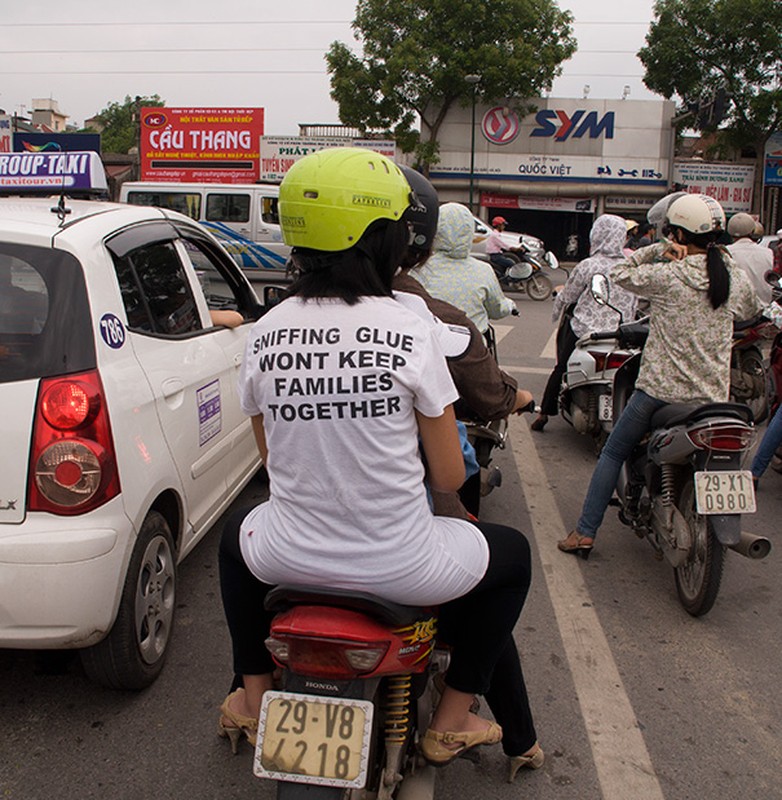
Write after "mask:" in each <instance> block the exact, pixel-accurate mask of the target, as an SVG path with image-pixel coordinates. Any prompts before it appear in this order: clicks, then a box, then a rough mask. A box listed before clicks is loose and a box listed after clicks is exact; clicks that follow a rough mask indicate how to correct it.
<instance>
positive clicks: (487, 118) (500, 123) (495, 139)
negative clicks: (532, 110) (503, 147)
mask: <svg viewBox="0 0 782 800" xmlns="http://www.w3.org/2000/svg"><path fill="white" fill-rule="evenodd" d="M520 130H521V124H520V122H519V118H518V116H517V114H516V113H515V112H514V111H511V109H509V108H507V107H505V106H495V107H494V108H490V109H489V110H488V111H487V112H486V113H485V114H484V115H483V120H482V121H481V131H483V135H484V136H485V137H486V139H487V140H488V141H490V142H491V143H492V144H510V142H512V141H513V140H514V139H515V138H516V137H517V136H518V135H519V131H520Z"/></svg>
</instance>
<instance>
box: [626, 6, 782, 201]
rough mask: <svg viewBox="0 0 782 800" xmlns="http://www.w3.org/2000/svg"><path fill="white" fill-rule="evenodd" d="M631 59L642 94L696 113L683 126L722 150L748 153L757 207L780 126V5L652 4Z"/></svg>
mask: <svg viewBox="0 0 782 800" xmlns="http://www.w3.org/2000/svg"><path fill="white" fill-rule="evenodd" d="M638 57H639V58H640V59H641V61H642V62H643V64H644V66H645V67H646V75H645V77H644V83H645V84H646V85H647V86H648V87H649V89H651V90H652V91H653V92H658V93H659V94H661V95H663V96H664V97H667V98H671V97H673V96H678V98H679V99H680V100H681V101H682V104H683V106H684V107H685V108H689V109H694V108H696V107H697V106H700V108H701V113H697V112H695V113H693V114H691V115H690V116H688V117H684V118H683V119H682V124H683V125H687V126H689V127H695V128H699V129H701V130H709V129H715V128H716V127H718V126H719V141H720V142H721V143H722V144H725V145H729V146H732V147H745V146H751V147H754V148H755V152H756V154H757V158H758V169H757V170H756V181H755V183H756V192H755V198H756V202H760V195H761V192H760V191H759V188H760V185H761V181H762V167H763V151H764V147H765V142H766V139H768V137H769V135H770V134H771V133H773V132H774V131H777V130H779V129H780V125H781V124H782V2H779V0H657V2H656V3H655V6H654V19H653V21H652V24H651V26H650V28H649V33H648V34H647V36H646V46H645V47H643V48H642V49H641V50H640V51H639V52H638ZM715 99H716V101H717V102H716V104H712V103H713V101H714V100H715ZM715 105H716V107H717V111H718V112H719V113H717V114H716V115H714V114H713V113H709V112H710V109H714V108H715ZM720 106H722V108H719V107H720Z"/></svg>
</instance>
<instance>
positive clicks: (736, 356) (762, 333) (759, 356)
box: [730, 316, 774, 424]
mask: <svg viewBox="0 0 782 800" xmlns="http://www.w3.org/2000/svg"><path fill="white" fill-rule="evenodd" d="M773 327H774V326H773V325H772V324H771V323H770V322H769V321H768V320H767V319H765V318H764V317H762V316H758V317H755V318H754V319H751V320H747V321H744V322H738V323H736V324H735V325H734V327H733V350H732V351H731V358H730V399H731V400H732V401H733V402H734V403H744V404H746V405H748V406H749V407H750V408H751V409H752V413H753V415H754V417H755V423H756V424H759V423H761V422H763V420H765V419H766V417H767V416H768V374H767V371H766V365H765V359H764V357H763V352H762V350H761V344H762V343H763V341H764V340H765V339H767V338H768V336H769V333H770V331H771V330H773Z"/></svg>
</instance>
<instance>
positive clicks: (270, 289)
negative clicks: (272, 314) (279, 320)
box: [263, 286, 288, 311]
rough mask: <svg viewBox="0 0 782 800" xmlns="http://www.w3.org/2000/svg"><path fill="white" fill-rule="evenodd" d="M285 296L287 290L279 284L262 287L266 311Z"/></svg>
mask: <svg viewBox="0 0 782 800" xmlns="http://www.w3.org/2000/svg"><path fill="white" fill-rule="evenodd" d="M287 296H288V290H287V289H283V288H282V287H281V286H264V287H263V304H264V306H265V307H266V310H267V311H268V310H269V309H270V308H273V307H274V306H276V305H277V304H278V303H281V302H282V301H283V300H284V299H285V298H286V297H287Z"/></svg>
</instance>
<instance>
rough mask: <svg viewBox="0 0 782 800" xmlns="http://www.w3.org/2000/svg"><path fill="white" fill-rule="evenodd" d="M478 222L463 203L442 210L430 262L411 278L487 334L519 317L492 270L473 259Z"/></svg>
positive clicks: (446, 206)
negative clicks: (499, 322) (510, 317)
mask: <svg viewBox="0 0 782 800" xmlns="http://www.w3.org/2000/svg"><path fill="white" fill-rule="evenodd" d="M474 235H475V221H474V220H473V216H472V214H471V213H470V212H469V210H468V209H467V208H466V207H465V206H463V205H461V204H460V203H445V204H444V205H442V206H441V207H440V219H439V221H438V223H437V233H436V234H435V237H434V243H433V245H432V249H433V253H432V256H431V258H429V259H427V261H426V262H425V263H424V264H422V265H421V266H419V267H416V269H414V270H412V272H411V275H412V276H413V277H414V278H415V279H416V280H417V281H419V282H420V283H421V284H422V285H423V287H424V288H425V289H426V291H427V292H429V294H431V295H432V297H437V298H438V299H440V300H445V302H446V303H451V304H452V305H454V306H456V307H457V308H461V309H462V311H464V313H465V314H467V316H468V317H469V318H470V319H471V320H472V322H473V323H474V325H475V327H476V328H478V330H479V331H480V332H481V333H483V334H485V333H486V331H487V330H488V328H489V321H490V320H493V319H502V317H507V316H508V314H516V313H518V312H517V310H516V304H515V303H514V302H513V300H511V299H510V298H509V297H506V296H505V295H504V294H503V293H502V288H501V287H500V283H499V281H498V280H497V276H496V275H495V274H494V270H493V269H492V267H491V266H490V265H489V264H487V263H486V262H485V261H479V260H478V259H477V258H473V257H472V256H471V255H470V250H471V249H472V240H473V237H474Z"/></svg>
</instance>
